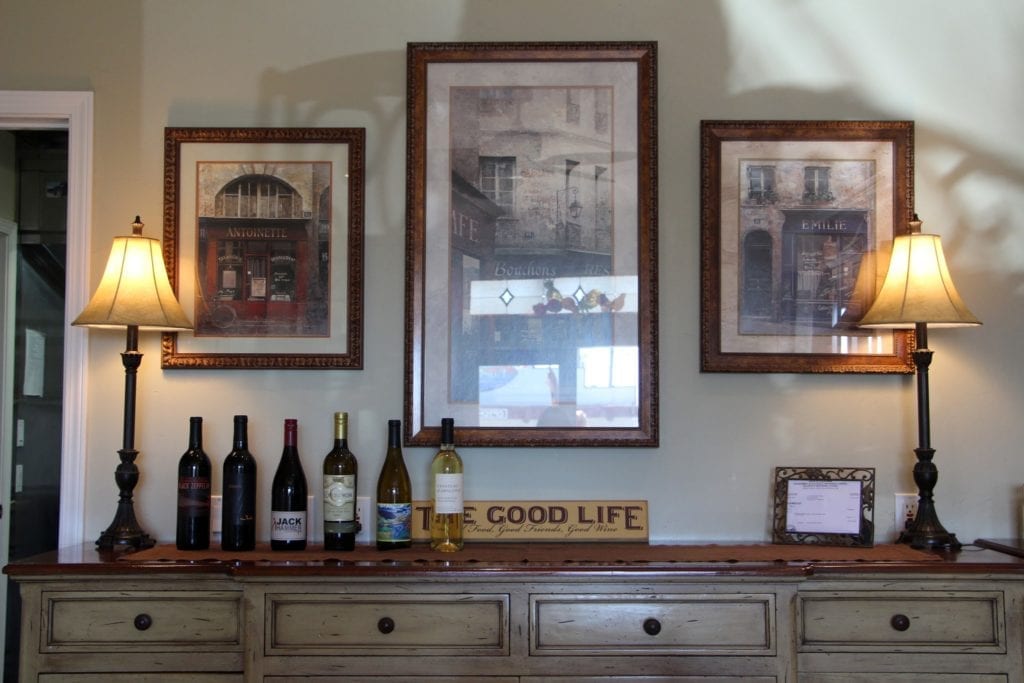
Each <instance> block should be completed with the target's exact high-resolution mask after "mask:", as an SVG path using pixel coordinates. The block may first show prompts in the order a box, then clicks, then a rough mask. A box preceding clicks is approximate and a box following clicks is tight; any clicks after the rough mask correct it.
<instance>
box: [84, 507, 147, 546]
mask: <svg viewBox="0 0 1024 683" xmlns="http://www.w3.org/2000/svg"><path fill="white" fill-rule="evenodd" d="M154 545H156V541H154V540H153V539H152V537H150V535H149V534H147V533H146V532H145V531H143V530H142V527H140V526H139V522H138V521H137V520H136V519H135V508H134V507H133V506H132V502H131V501H130V500H129V501H124V500H122V501H119V502H118V504H117V512H116V513H115V514H114V521H113V522H111V523H110V526H108V527H107V529H106V531H104V532H103V533H102V534H100V537H99V538H98V539H97V540H96V547H97V548H99V549H100V550H115V549H128V548H133V549H135V550H143V549H145V548H152V547H153V546H154Z"/></svg>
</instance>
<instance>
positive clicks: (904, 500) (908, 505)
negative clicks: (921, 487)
mask: <svg viewBox="0 0 1024 683" xmlns="http://www.w3.org/2000/svg"><path fill="white" fill-rule="evenodd" d="M916 516H917V494H916V493H897V494H896V530H897V531H904V530H906V529H907V528H908V527H909V526H910V523H911V522H913V521H914V517H916Z"/></svg>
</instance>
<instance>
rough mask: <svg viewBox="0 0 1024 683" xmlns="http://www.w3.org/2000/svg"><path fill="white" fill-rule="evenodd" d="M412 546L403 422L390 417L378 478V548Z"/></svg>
mask: <svg viewBox="0 0 1024 683" xmlns="http://www.w3.org/2000/svg"><path fill="white" fill-rule="evenodd" d="M410 545H412V486H411V484H410V483H409V471H408V470H407V469H406V468H405V460H403V459H402V421H401V420H388V450H387V454H386V455H385V456H384V465H383V467H381V470H380V477H378V478H377V549H378V550H391V549H393V548H408V547H409V546H410Z"/></svg>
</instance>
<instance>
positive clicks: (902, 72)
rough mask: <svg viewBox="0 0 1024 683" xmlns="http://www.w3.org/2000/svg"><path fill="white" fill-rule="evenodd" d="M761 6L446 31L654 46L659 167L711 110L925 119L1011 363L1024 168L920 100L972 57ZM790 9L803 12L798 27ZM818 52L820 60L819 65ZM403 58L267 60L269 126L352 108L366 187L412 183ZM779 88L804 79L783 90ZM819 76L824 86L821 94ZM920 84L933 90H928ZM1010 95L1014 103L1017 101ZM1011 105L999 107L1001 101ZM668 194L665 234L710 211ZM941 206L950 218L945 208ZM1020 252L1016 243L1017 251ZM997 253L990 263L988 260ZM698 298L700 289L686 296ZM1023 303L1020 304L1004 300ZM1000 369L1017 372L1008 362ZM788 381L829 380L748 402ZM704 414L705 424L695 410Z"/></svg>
mask: <svg viewBox="0 0 1024 683" xmlns="http://www.w3.org/2000/svg"><path fill="white" fill-rule="evenodd" d="M752 7H753V6H751V5H746V4H744V5H743V6H742V10H741V9H739V6H738V4H737V5H736V7H735V8H734V9H731V8H733V5H731V4H730V3H717V2H715V3H712V2H708V3H679V2H677V1H676V0H650V1H649V2H644V3H643V4H632V3H621V2H619V1H617V0H615V1H613V0H595V1H594V2H591V3H588V4H587V15H588V17H589V18H588V19H587V20H586V21H584V22H579V23H578V24H577V25H576V26H575V27H573V28H571V29H569V30H567V26H566V25H565V23H564V22H557V21H554V22H538V21H537V20H536V17H538V16H549V15H550V7H549V5H548V3H547V2H544V3H541V2H535V1H533V0H521V1H520V2H516V3H486V4H485V3H472V2H467V3H465V4H464V5H463V6H462V8H461V15H460V16H458V17H456V18H453V20H452V23H453V25H457V26H459V27H461V28H459V29H455V30H453V31H452V32H451V33H450V35H451V36H453V37H454V39H455V40H459V41H475V40H516V39H519V38H518V37H520V36H521V37H527V38H528V39H529V40H532V41H544V40H552V41H565V40H573V41H575V40H579V41H588V40H589V41H595V40H596V41H606V40H614V39H621V40H649V39H654V40H658V41H659V67H660V69H659V71H660V77H659V110H660V121H661V124H662V125H661V129H660V131H659V138H660V144H659V148H660V149H659V157H660V167H661V169H662V170H665V169H667V168H683V169H687V168H688V169H693V168H695V163H696V159H697V158H698V156H699V149H698V142H697V141H698V139H699V136H698V134H697V131H698V126H699V121H700V120H701V119H704V118H706V119H742V120H757V119H836V120H855V119H863V120H902V119H914V118H916V119H917V120H916V138H917V142H918V148H919V150H920V149H922V147H921V144H922V143H923V144H925V145H927V157H925V156H923V155H921V154H919V155H918V157H917V161H916V169H915V176H916V178H917V179H918V181H919V182H918V186H919V187H923V188H927V189H928V193H929V201H930V202H935V201H936V200H935V198H937V197H938V198H941V201H942V202H943V203H944V204H945V205H944V206H924V205H921V206H919V207H918V208H919V210H920V212H921V214H922V218H924V219H925V220H926V222H927V223H926V225H927V224H928V223H930V224H931V226H932V228H933V229H939V228H941V229H942V231H943V232H944V233H946V235H945V240H944V241H945V243H946V250H947V254H949V255H950V256H951V258H952V260H953V261H955V262H957V263H955V265H954V267H955V268H956V270H957V276H958V278H959V279H960V280H962V281H963V282H965V283H966V282H971V281H972V280H973V281H974V282H977V283H978V285H977V287H975V291H979V292H1005V294H1004V295H1002V298H1003V301H1000V300H999V299H995V300H993V301H992V302H991V303H990V302H981V301H979V302H971V303H972V305H973V307H974V310H975V312H976V313H978V314H979V315H980V316H981V317H982V318H983V319H985V321H986V323H987V325H989V326H990V331H989V332H988V333H987V334H984V333H983V334H981V335H974V336H975V337H980V338H978V339H977V340H976V344H978V345H980V346H981V347H985V346H988V347H989V348H988V349H986V351H987V352H986V353H985V354H984V359H979V362H984V363H986V364H992V365H995V364H996V363H999V358H1000V352H1001V350H1002V349H1001V347H999V348H997V346H998V345H999V344H1000V343H1001V342H1000V341H999V339H1000V338H1002V337H1005V333H1006V332H1007V330H1005V329H1004V330H1002V332H1003V334H995V332H996V330H991V326H996V327H997V328H998V327H999V326H1004V327H1009V328H1010V330H1009V331H1010V332H1014V331H1015V330H1016V329H1017V327H1016V326H1017V325H1018V323H1017V322H1016V320H1018V319H1020V317H1019V316H1015V318H1014V319H1013V320H1009V319H1007V317H1006V316H1003V315H1002V314H1001V315H1000V319H998V320H997V319H993V320H991V321H990V320H988V319H986V318H988V317H994V316H986V315H985V314H986V310H985V309H986V307H989V310H990V311H994V308H993V307H994V306H996V305H999V304H1002V303H1013V302H1016V301H1020V300H1022V299H1024V264H1022V263H1015V262H1013V253H1014V250H1012V249H1009V248H1007V245H1011V244H1013V243H1014V242H1015V239H1014V234H1013V233H1014V232H1015V231H1014V229H1013V221H1014V220H1015V219H1017V220H1019V219H1020V218H1021V216H1020V213H1021V211H1022V204H1024V202H1022V201H1021V199H1020V198H1021V197H1022V196H1024V195H1022V190H1024V165H1022V161H1021V159H1020V157H1019V156H1017V155H1015V154H1014V151H1013V150H1012V149H1009V148H1000V147H999V146H998V144H997V143H996V142H994V136H992V135H989V137H988V138H987V139H986V138H985V137H984V135H980V134H979V131H978V130H976V129H971V130H966V129H965V128H964V124H963V123H961V122H959V121H957V120H956V118H955V117H956V116H957V115H959V114H962V113H963V111H964V110H968V109H969V106H967V105H964V106H962V107H959V108H956V109H954V110H953V111H952V113H947V112H945V111H942V110H937V109H934V108H932V109H927V110H924V111H922V110H921V107H920V105H919V103H921V102H927V100H928V97H929V96H931V97H933V98H934V97H935V96H936V93H935V92H934V91H935V90H936V89H938V88H941V87H943V86H942V83H943V80H942V79H943V76H942V74H941V70H942V69H941V66H940V67H938V68H937V67H936V66H935V64H934V60H935V59H938V60H940V61H941V60H945V61H947V62H948V63H949V64H948V66H949V67H952V66H954V65H956V64H958V63H959V62H957V61H955V60H958V59H960V57H958V56H957V55H956V54H955V53H952V52H943V53H941V54H939V55H934V54H932V55H929V54H928V53H927V52H925V51H922V50H918V48H917V47H915V46H913V45H910V44H908V43H907V42H906V41H891V40H884V39H883V37H879V36H877V35H870V36H869V35H866V34H865V31H866V28H865V27H867V26H870V21H869V22H860V23H855V24H852V25H845V24H843V25H840V23H841V22H838V21H837V17H831V23H828V22H825V19H826V18H828V17H829V16H830V15H829V13H830V11H831V8H828V7H818V6H815V5H806V6H801V5H799V4H793V3H783V2H778V3H765V4H764V5H759V6H758V8H757V9H758V10H759V12H758V14H759V15H762V16H763V17H766V18H767V17H772V15H774V17H773V18H772V22H771V23H770V27H771V28H772V29H773V30H766V29H767V28H768V27H766V26H759V24H758V21H756V20H751V19H750V18H749V16H748V17H747V18H746V19H744V20H743V21H742V22H737V21H736V14H735V13H736V12H741V11H742V12H747V13H749V12H750V11H751V9H752ZM801 7H803V9H801ZM863 11H864V12H867V13H869V14H874V15H876V16H875V19H878V15H880V14H881V13H882V11H883V10H882V4H881V3H875V4H872V5H871V6H870V7H868V8H866V9H864V10H863ZM730 12H732V14H730ZM415 18H416V13H410V16H409V17H408V18H407V19H406V21H415ZM794 18H796V19H797V20H798V21H791V20H792V19H794ZM869 19H870V17H869ZM892 21H893V20H892V18H891V17H888V16H886V17H885V24H886V26H890V25H891V24H892ZM938 21H947V22H949V26H950V28H951V30H952V28H953V27H955V26H956V23H955V22H956V19H955V18H953V17H951V18H949V19H945V20H943V19H941V18H940V19H938ZM939 28H941V25H940V26H939ZM775 29H777V30H775ZM896 31H897V28H895V27H890V28H888V29H887V32H888V33H890V34H894V33H895V32H896ZM405 35H413V36H415V35H416V33H415V31H413V30H406V31H405ZM432 37H434V36H433V34H429V33H428V34H425V35H424V36H423V40H430V39H431V38H432ZM416 39H419V38H418V37H417V38H416ZM1003 44H1004V45H1006V46H1007V47H1008V48H1009V47H1012V45H1014V44H1015V43H1013V41H1008V42H1007V41H1004V43H1003ZM866 45H870V46H871V47H870V50H865V46H866ZM734 50H742V52H743V54H734ZM815 59H820V60H821V63H820V64H818V65H817V66H815V63H814V60H815ZM769 62H770V64H769ZM808 64H810V65H811V66H810V67H808ZM787 65H793V67H792V68H793V70H794V73H793V74H785V73H784V74H783V78H779V77H778V72H779V70H780V69H783V70H784V69H786V68H788V67H787ZM878 65H884V67H885V71H884V73H883V72H882V71H876V69H877V67H878ZM405 66H406V64H405V51H404V50H403V49H399V50H383V51H378V52H367V53H362V54H355V55H350V56H343V57H337V58H334V59H328V60H324V61H321V62H316V63H312V64H308V65H306V66H303V67H300V68H297V69H292V70H287V71H282V70H279V69H276V68H269V69H266V70H265V71H264V72H263V74H262V76H261V83H260V100H259V108H260V111H259V113H258V120H261V121H276V122H281V123H282V124H283V125H289V126H317V125H323V121H324V120H325V118H327V116H326V115H327V114H328V113H330V112H337V111H346V112H351V113H352V116H351V120H350V123H347V124H346V125H353V126H366V127H368V128H369V129H370V135H369V136H368V146H367V153H368V158H367V163H366V173H367V180H368V182H369V181H370V179H371V178H373V177H374V176H380V175H381V174H382V173H386V174H389V175H390V177H389V178H387V179H386V180H387V182H391V183H395V182H401V181H400V180H399V179H400V178H401V177H402V176H400V175H399V173H400V172H399V170H398V169H396V168H394V163H392V164H391V166H390V167H389V165H388V161H389V160H391V161H392V162H394V160H396V159H404V154H403V152H404V140H405V135H404V133H405V113H406V69H405ZM808 69H809V70H808ZM773 72H774V73H775V75H774V76H773ZM961 73H962V72H961ZM808 74H809V75H808ZM873 74H874V75H873ZM780 81H790V82H799V83H801V84H803V83H806V84H807V85H800V86H799V87H797V86H787V85H774V84H775V83H779V82H780ZM818 83H821V84H822V85H821V86H820V87H819V86H818V85H816V84H818ZM900 83H902V84H904V85H905V88H906V90H903V91H900V92H897V93H893V95H892V96H889V95H888V93H889V92H890V91H888V90H887V91H885V92H882V91H881V90H880V89H881V88H885V87H890V88H891V87H897V86H895V85H892V86H887V85H886V84H900ZM311 84H315V85H311ZM915 88H916V89H923V90H922V91H921V92H920V93H916V92H914V90H913V89H915ZM929 91H930V92H929ZM882 95H886V96H885V97H882ZM960 96H963V94H960V93H949V97H950V98H956V97H960ZM1003 96H1005V95H1000V94H999V93H998V91H997V92H996V93H994V94H993V97H996V98H998V97H1003ZM1007 97H1008V96H1007ZM901 101H902V102H908V103H910V105H914V106H913V108H912V109H911V110H909V111H907V110H901V109H900V108H899V107H898V105H897V106H895V107H894V106H893V105H892V104H890V103H892V102H901ZM1006 101H1007V102H1010V100H1009V99H1007V100H1006ZM999 104H1000V103H999V102H993V106H998V105H999ZM910 105H908V106H910ZM334 120H337V117H334ZM682 173H683V176H682V177H684V178H687V179H691V180H694V178H693V172H692V171H687V172H682ZM674 177H675V176H674ZM979 183H980V184H982V185H985V186H987V187H988V188H992V187H1005V188H1007V189H1008V192H1007V193H1006V196H1007V199H1006V200H1005V202H1002V203H995V204H994V205H993V206H992V208H990V209H988V210H979V205H978V198H977V196H976V195H974V194H972V193H971V192H970V188H971V187H976V186H977V184H979ZM390 189H391V191H390V192H387V193H385V192H380V193H378V195H379V198H378V199H377V201H378V202H379V215H380V216H381V217H382V220H383V221H384V224H385V225H388V226H391V225H400V224H402V223H403V222H404V220H403V219H404V216H403V215H395V214H397V212H400V211H401V210H402V209H401V207H402V202H400V201H396V200H395V196H396V195H397V194H399V193H401V192H402V191H404V189H405V188H404V186H394V187H391V188H390ZM662 190H663V191H664V192H663V195H662V196H663V198H664V199H663V200H662V208H663V209H664V208H665V207H666V206H667V205H670V204H671V205H674V208H675V209H677V210H678V209H680V208H682V209H683V210H684V212H686V211H687V210H688V211H689V212H690V213H689V216H688V217H684V218H682V219H679V218H676V217H674V216H673V217H671V218H672V221H674V223H673V222H670V221H669V220H666V219H667V218H669V217H668V216H665V215H664V213H663V217H662V222H661V224H662V231H663V233H665V232H667V231H669V230H672V229H674V228H675V227H677V226H679V225H690V226H694V225H695V224H696V218H697V216H698V196H699V187H698V183H697V182H693V185H692V186H691V187H685V188H669V187H666V186H665V184H664V182H663V183H662ZM676 190H680V191H681V192H680V193H679V194H678V195H676V194H673V193H672V191H676ZM990 194H991V190H990ZM939 211H941V212H942V214H941V215H938V214H937V212H939ZM1015 212H1016V214H1015ZM947 226H948V227H947ZM674 239H676V238H668V236H666V240H665V241H664V242H663V244H672V243H673V240H674ZM680 239H685V240H687V242H686V243H685V248H686V249H687V250H691V249H692V250H697V249H698V240H699V236H698V234H697V231H696V229H692V230H690V231H689V232H687V233H685V236H684V237H682V238H680ZM677 248H678V247H677ZM1016 251H1017V252H1019V248H1016ZM986 260H987V261H989V262H988V263H985V261H986ZM993 270H999V271H1002V273H1001V276H1000V278H999V281H998V282H996V281H993V279H992V276H991V275H988V276H986V273H989V274H990V273H991V272H992V271H993ZM997 286H998V287H997ZM689 296H691V297H696V296H698V294H697V293H696V292H690V294H689ZM1011 296H1012V297H1013V302H1010V301H1007V299H1009V298H1010V297H1011ZM662 324H663V325H667V326H669V327H672V326H676V325H686V326H688V327H692V326H693V325H695V324H696V322H695V321H683V322H679V321H673V320H669V319H663V322H662ZM691 339H692V337H691ZM993 369H994V368H993ZM1002 371H1003V372H1005V371H1006V368H1003V369H1002ZM1010 372H1011V373H1017V374H1018V375H1021V374H1022V373H1024V369H1011V370H1010ZM993 374H998V373H997V372H993ZM777 380H784V381H786V382H788V384H787V385H786V386H787V387H788V390H789V391H792V392H801V391H802V389H803V388H805V387H808V386H813V385H814V384H815V383H816V382H817V380H814V379H812V378H807V377H800V376H797V377H793V378H788V379H786V378H775V377H772V376H770V375H758V376H754V377H750V378H749V379H748V380H746V381H748V382H751V385H750V386H751V388H755V387H756V386H758V385H759V386H760V387H761V388H756V389H754V391H752V395H756V394H758V393H759V392H771V391H773V390H775V389H777V385H778V381H777ZM1004 381H1005V380H1004ZM754 383H756V384H754ZM1017 398H1018V400H1019V397H1017ZM671 400H672V401H674V400H675V398H672V399H671ZM698 409H700V408H699V407H698ZM712 409H713V408H711V407H708V408H706V410H712ZM768 412H769V413H770V412H771V411H768ZM693 419H698V420H699V419H700V418H699V415H695V416H694V418H693ZM762 419H764V420H766V421H768V422H767V423H766V424H768V425H770V420H771V415H770V414H765V415H762ZM769 428H770V427H769ZM906 429H907V433H906V436H905V441H906V443H908V444H910V443H912V442H913V440H914V439H913V436H914V435H913V433H912V430H913V420H907V421H906ZM764 433H766V432H764V431H761V430H759V429H758V428H757V426H756V425H752V428H751V429H749V430H736V432H735V433H733V434H732V435H726V436H723V437H722V439H723V440H724V441H725V442H729V441H731V443H719V444H718V447H719V448H721V449H722V450H724V451H734V452H737V453H742V452H745V450H746V448H747V447H749V446H750V445H751V444H749V443H745V442H748V441H750V440H756V439H759V438H763V435H764ZM821 438H825V435H821ZM826 445H827V444H822V443H817V442H815V439H809V440H808V441H807V442H806V443H804V444H802V449H807V450H806V453H808V454H809V453H812V452H821V448H822V447H823V446H826ZM802 454H803V453H800V454H796V455H802ZM652 466H653V465H652ZM694 466H695V467H698V468H712V469H713V468H717V471H716V472H715V475H716V477H717V478H718V479H719V480H721V481H728V480H729V479H728V472H723V471H722V470H723V469H724V470H734V471H736V472H742V471H746V468H747V467H748V466H749V463H745V462H743V461H742V459H741V458H739V457H737V458H735V459H733V460H729V459H726V460H725V461H721V460H718V461H714V462H710V461H709V462H707V463H704V464H701V463H694ZM643 470H644V468H640V472H639V473H638V474H637V475H636V476H637V477H638V479H637V481H639V480H640V479H642V478H644V477H645V472H644V471H643ZM509 475H510V476H509V478H508V480H507V481H506V486H508V487H509V489H510V490H515V488H516V487H520V486H528V485H529V483H528V482H527V481H526V479H525V478H526V477H527V476H528V475H527V474H526V473H525V472H524V473H523V474H522V476H523V477H524V479H523V480H517V478H516V477H517V476H518V475H517V474H515V473H509ZM723 477H724V478H723ZM739 480H742V477H740V479H739ZM554 485H556V486H557V484H554ZM645 485H647V486H650V488H651V490H650V491H649V493H650V496H651V497H655V498H657V497H665V498H666V499H671V497H672V493H671V492H668V491H667V490H658V486H659V485H658V484H650V483H648V484H645ZM758 502H759V501H751V502H750V504H749V505H750V509H753V507H754V506H758ZM762 502H763V501H762ZM761 507H764V506H759V509H760V508H761ZM736 518H737V519H738V518H739V516H736ZM670 526H671V524H670V523H669V524H667V525H665V524H663V526H662V530H661V531H662V533H667V534H669V535H673V536H678V535H685V530H681V529H678V528H675V529H673V528H670ZM741 526H742V525H741ZM749 531H750V530H749V529H746V530H745V529H743V528H733V529H729V528H723V529H719V530H718V532H719V533H721V534H723V535H726V536H736V535H739V536H744V535H749Z"/></svg>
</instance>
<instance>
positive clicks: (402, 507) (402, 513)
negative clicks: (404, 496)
mask: <svg viewBox="0 0 1024 683" xmlns="http://www.w3.org/2000/svg"><path fill="white" fill-rule="evenodd" d="M411 539H412V503H377V540H378V541H383V542H384V543H397V542H400V541H408V540H411Z"/></svg>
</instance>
